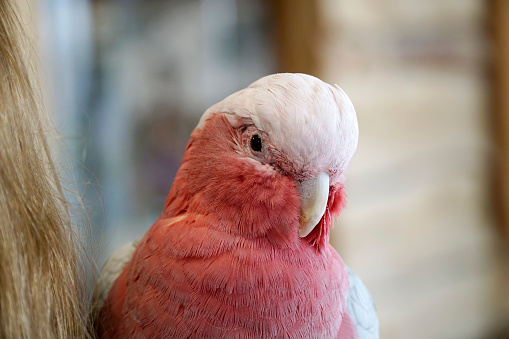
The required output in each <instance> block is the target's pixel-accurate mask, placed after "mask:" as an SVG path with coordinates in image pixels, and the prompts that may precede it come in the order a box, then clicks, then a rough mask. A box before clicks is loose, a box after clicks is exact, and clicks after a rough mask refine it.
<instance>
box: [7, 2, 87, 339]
mask: <svg viewBox="0 0 509 339" xmlns="http://www.w3.org/2000/svg"><path fill="white" fill-rule="evenodd" d="M27 46H28V45H27V44H26V39H25V35H24V33H23V30H22V27H21V25H20V20H19V17H18V14H17V11H16V9H15V8H14V5H13V2H12V1H11V0H1V1H0V337H1V338H57V337H58V338H79V337H86V336H88V335H87V333H86V324H85V322H84V315H85V305H86V302H84V298H85V293H84V287H83V283H82V280H81V277H82V274H81V272H83V270H82V267H83V266H82V265H81V264H80V255H79V252H80V245H79V239H78V237H77V236H76V233H75V232H74V231H73V228H72V226H71V223H70V217H69V214H68V208H67V206H68V205H67V202H66V201H65V199H64V196H63V193H62V188H61V185H60V181H59V178H58V176H57V174H56V171H55V166H54V163H53V161H52V159H51V154H50V151H49V146H48V141H47V138H46V135H45V132H46V131H47V127H46V126H47V121H46V119H45V118H44V114H43V110H42V109H41V105H40V103H39V100H38V97H39V94H38V93H39V91H38V90H36V89H35V88H34V84H33V82H32V75H33V72H31V71H30V69H31V68H30V67H29V63H28V60H26V59H27V54H28V53H27V52H26V51H27Z"/></svg>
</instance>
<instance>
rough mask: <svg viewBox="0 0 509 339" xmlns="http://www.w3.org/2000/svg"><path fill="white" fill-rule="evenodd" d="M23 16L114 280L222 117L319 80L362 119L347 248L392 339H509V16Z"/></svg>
mask: <svg viewBox="0 0 509 339" xmlns="http://www.w3.org/2000/svg"><path fill="white" fill-rule="evenodd" d="M19 3H20V6H21V7H23V8H24V21H25V22H26V25H27V27H29V29H30V31H31V33H32V38H33V41H34V44H35V46H36V48H35V51H34V52H35V54H36V55H37V57H38V59H39V60H40V61H39V64H38V67H37V68H38V70H39V74H40V77H41V87H42V89H43V92H44V97H45V102H46V106H47V108H48V111H49V112H50V113H51V115H52V116H53V121H54V123H55V125H56V127H57V130H58V134H59V135H61V136H62V140H61V141H60V142H61V143H63V144H64V145H65V147H66V148H67V149H68V150H69V153H70V154H71V155H72V157H73V161H70V160H69V157H68V154H67V155H65V156H63V157H62V158H61V162H62V164H63V168H67V169H68V170H66V171H64V172H63V176H64V177H65V178H66V180H67V181H68V182H70V183H74V184H73V185H75V187H73V188H72V189H73V190H77V191H79V192H80V195H81V196H83V202H84V204H85V207H86V209H87V214H88V217H89V218H90V222H91V224H92V226H93V232H94V240H93V243H94V244H98V245H97V248H98V249H97V257H98V267H101V266H102V263H103V262H104V260H105V259H106V258H108V257H109V255H110V254H111V253H112V251H113V250H114V249H116V248H117V247H119V246H120V245H122V244H124V243H125V242H127V241H130V240H133V239H136V238H139V237H141V236H142V235H143V234H144V233H145V231H146V230H147V229H148V228H149V227H150V226H151V224H152V223H153V222H154V221H155V219H156V218H157V217H158V215H159V213H160V211H161V208H162V205H163V201H164V199H165V196H166V194H167V192H168V190H169V188H170V186H171V183H172V180H173V178H174V175H175V173H176V170H177V168H178V166H179V163H180V160H181V157H182V155H183V152H184V148H185V146H186V143H187V141H188V138H189V134H190V132H191V131H192V129H193V128H194V126H195V125H196V123H197V121H198V119H199V117H200V116H201V114H202V113H203V112H204V110H205V109H206V108H207V107H209V106H210V105H212V104H214V103H216V102H217V101H219V100H221V99H223V98H224V97H225V96H227V95H228V94H231V93H232V92H234V91H236V90H239V89H241V88H243V87H245V86H247V85H249V84H250V83H251V82H253V81H255V80H256V79H258V78H260V77H262V76H264V75H267V74H270V73H275V72H303V73H309V74H312V75H315V76H318V77H320V78H322V79H323V80H324V81H327V82H329V83H334V84H338V85H339V86H341V87H342V88H343V89H344V90H345V91H346V92H347V93H348V95H349V96H350V98H351V99H352V101H353V103H354V106H355V107H356V110H357V115H358V120H359V127H360V140H359V146H358V150H357V153H356V155H355V156H354V159H353V161H352V164H351V168H350V172H349V173H348V175H347V194H348V197H349V199H348V206H347V208H346V210H345V211H344V212H343V213H342V214H341V216H340V218H339V220H338V221H337V223H336V227H335V229H334V231H333V234H332V239H331V241H332V243H333V245H334V246H335V247H336V249H337V250H338V252H339V253H340V254H341V255H342V256H343V258H344V260H345V261H346V262H347V263H348V264H349V265H350V266H351V267H352V268H353V269H354V270H355V271H356V272H357V273H358V274H359V275H360V276H361V277H362V278H363V280H364V281H365V283H366V285H367V286H368V288H369V289H370V290H371V292H372V294H373V297H374V299H375V301H376V305H377V309H378V314H379V318H380V323H381V337H382V338H398V339H400V338H401V339H406V338H426V339H428V338H437V339H439V338H440V339H442V338H458V339H460V338H461V339H464V338H467V339H468V338H493V339H495V338H509V333H508V332H504V330H505V329H506V327H507V326H509V260H508V259H507V258H508V257H509V256H508V252H509V250H508V239H509V236H508V235H509V2H508V1H505V0H491V1H481V0H445V1H444V0H428V1H419V0H386V1H376V0H317V1H306V0H293V1H284V0H275V1H268V0H266V1H263V0H166V1H163V0H144V1H141V0H123V1H121V0H117V1H114V0H109V1H107V0H101V1H99V0H96V1H85V0H19ZM69 168H71V169H70V170H69ZM70 197H72V194H71V195H70ZM73 201H74V202H75V203H76V204H78V203H79V201H75V200H73ZM78 209H79V208H78Z"/></svg>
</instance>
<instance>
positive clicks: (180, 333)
mask: <svg viewBox="0 0 509 339" xmlns="http://www.w3.org/2000/svg"><path fill="white" fill-rule="evenodd" d="M357 140H358V126H357V118H356V114H355V110H354V108H353V105H352V103H351V101H350V99H349V98H348V97H347V95H346V94H345V92H343V91H342V90H341V89H340V88H339V87H337V86H336V87H333V86H331V85H329V84H326V83H324V82H322V81H321V80H319V79H317V78H315V77H313V76H310V75H305V74H275V75H270V76H266V77H264V78H262V79H260V80H258V81H256V82H254V83H253V84H251V85H250V86H249V87H247V88H245V89H243V90H241V91H239V92H236V93H234V94H232V95H230V96H229V97H227V98H226V99H224V100H223V101H221V102H219V103H217V104H215V105H213V106H212V107H210V108H209V109H208V110H207V111H206V112H205V113H204V114H203V116H202V117H201V119H200V121H199V123H198V126H197V127H196V128H195V129H194V131H193V132H192V134H191V140H190V141H189V143H188V145H187V148H186V151H185V154H184V158H183V160H182V164H181V166H180V169H179V170H178V172H177V175H176V178H175V180H174V182H173V185H172V187H171V189H170V192H169V194H168V197H167V199H166V202H165V204H164V208H163V211H162V214H161V216H160V217H159V218H158V219H157V221H156V222H155V223H154V224H153V225H152V227H151V228H150V229H149V230H148V232H147V233H146V234H145V236H144V237H143V238H142V239H141V240H140V241H139V242H138V241H137V242H133V243H129V244H127V245H125V246H124V247H123V248H121V249H119V250H118V251H117V252H116V253H115V254H114V255H113V257H112V258H111V259H110V260H109V261H108V262H107V263H106V265H105V267H104V268H103V270H102V272H101V276H100V277H99V279H98V283H97V286H96V291H95V293H94V295H95V297H94V299H95V301H94V303H95V305H97V306H96V307H98V309H99V311H98V314H97V315H96V316H97V318H96V320H95V324H96V325H95V326H96V329H97V333H98V336H99V337H100V338H130V337H136V338H222V337H226V338H269V337H281V338H345V339H346V338H378V320H377V317H376V313H375V308H374V304H373V301H372V299H371V296H370V294H369V292H368V291H367V289H366V287H365V286H364V285H363V283H362V282H361V280H360V279H359V278H358V277H357V276H356V275H355V274H354V273H353V272H352V271H351V270H350V269H349V268H347V267H346V265H345V264H344V263H343V261H342V260H341V258H340V256H339V255H338V254H337V253H336V251H335V250H334V249H333V248H332V246H331V245H330V244H329V232H330V228H331V225H332V222H333V219H334V218H335V217H336V216H337V215H338V213H339V212H340V210H341V209H342V208H343V206H344V205H345V193H344V179H345V177H344V174H345V170H346V168H347V166H348V163H349V161H350V159H351V158H352V156H353V154H354V151H355V149H356V147H357Z"/></svg>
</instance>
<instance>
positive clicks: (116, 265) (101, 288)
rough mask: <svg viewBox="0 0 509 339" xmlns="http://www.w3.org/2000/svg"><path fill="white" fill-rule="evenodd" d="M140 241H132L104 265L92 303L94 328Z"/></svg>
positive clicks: (90, 315) (117, 251) (91, 321)
mask: <svg viewBox="0 0 509 339" xmlns="http://www.w3.org/2000/svg"><path fill="white" fill-rule="evenodd" d="M139 242H140V241H139V240H135V241H131V242H129V243H127V244H125V245H123V246H122V247H120V248H119V249H117V250H116V251H115V252H114V253H113V255H112V256H111V257H110V258H109V259H108V260H107V261H106V263H105V264H104V266H103V268H102V270H101V273H100V275H99V278H98V279H97V282H96V283H95V286H94V291H93V293H92V302H91V306H90V314H89V321H90V323H91V324H92V326H94V324H95V323H96V320H97V319H96V318H97V315H98V313H99V310H100V309H101V307H102V306H103V304H104V301H105V300H106V297H107V296H108V294H109V292H110V289H111V286H112V285H113V282H115V280H116V279H117V277H118V276H119V275H120V273H122V271H123V270H124V267H125V266H126V265H127V263H128V262H129V261H130V260H131V258H132V256H133V254H134V251H135V250H136V247H137V246H138V243H139Z"/></svg>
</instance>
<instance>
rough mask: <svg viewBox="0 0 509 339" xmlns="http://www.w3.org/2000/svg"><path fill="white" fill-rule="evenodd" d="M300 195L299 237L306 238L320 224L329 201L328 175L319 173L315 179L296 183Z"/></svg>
mask: <svg viewBox="0 0 509 339" xmlns="http://www.w3.org/2000/svg"><path fill="white" fill-rule="evenodd" d="M297 189H298V190H299V195H300V210H301V219H300V229H299V236H300V237H301V238H304V237H306V236H307V235H308V234H309V233H311V231H312V230H313V228H315V226H316V225H317V224H318V222H320V219H322V216H323V214H324V213H325V208H326V207H327V201H328V200H329V174H327V173H320V174H318V175H317V176H316V177H314V178H311V179H306V180H303V181H300V182H298V183H297Z"/></svg>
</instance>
